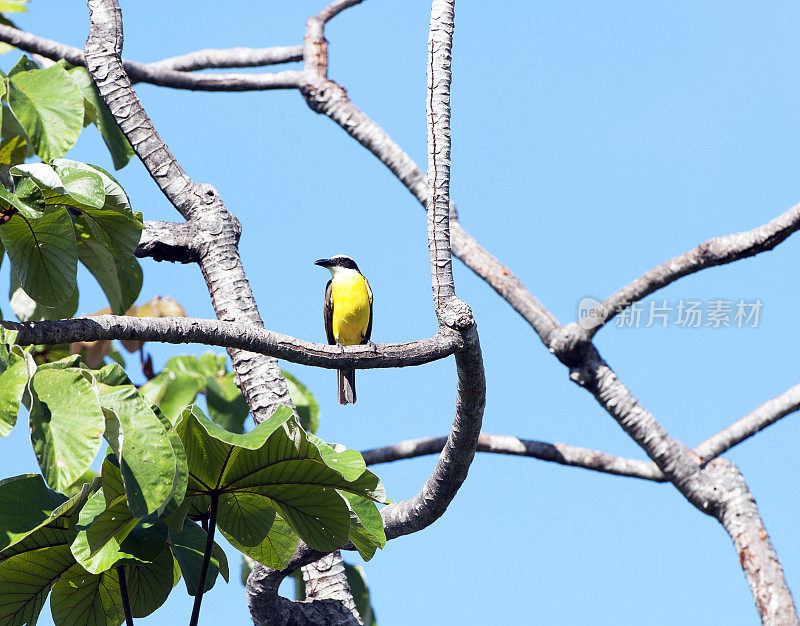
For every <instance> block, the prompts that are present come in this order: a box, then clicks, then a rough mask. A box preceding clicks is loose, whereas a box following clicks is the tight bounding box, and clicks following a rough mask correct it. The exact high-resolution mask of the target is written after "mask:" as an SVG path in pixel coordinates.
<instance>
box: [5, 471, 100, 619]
mask: <svg viewBox="0 0 800 626" xmlns="http://www.w3.org/2000/svg"><path fill="white" fill-rule="evenodd" d="M20 478H21V479H22V480H24V479H25V478H26V477H20ZM27 485H28V486H29V487H30V488H31V489H34V490H37V491H38V492H39V495H38V496H36V498H38V499H39V500H40V501H41V503H42V504H43V505H44V506H45V507H46V508H49V506H51V504H50V503H47V502H46V497H45V496H43V494H42V490H43V489H45V487H44V485H43V483H39V484H38V485H37V484H36V483H33V482H30V481H28V482H27ZM93 488H94V486H93V485H84V488H83V489H82V490H81V492H80V493H79V494H78V495H77V496H75V497H73V498H71V499H70V500H68V501H66V502H64V503H63V504H61V505H60V506H59V507H58V508H56V509H55V510H53V511H52V512H51V513H50V514H49V516H48V518H47V519H45V520H43V521H41V522H40V523H39V524H38V525H37V526H35V527H32V528H30V529H29V530H28V531H26V532H23V533H18V534H17V536H16V537H15V539H14V541H13V542H12V543H11V544H9V545H7V546H6V547H5V548H3V550H2V551H0V589H2V593H0V624H13V625H15V626H16V625H19V626H21V625H22V624H35V623H36V619H37V617H38V615H39V612H40V611H41V609H42V604H44V601H45V599H46V598H47V594H48V593H50V588H51V587H52V585H53V583H54V582H55V581H56V580H57V579H58V578H59V576H61V574H62V573H63V572H65V571H67V570H68V569H69V568H70V567H72V566H73V565H74V564H75V559H74V558H73V557H72V553H71V552H70V549H69V534H70V530H69V529H70V525H71V520H72V519H73V518H74V517H75V514H76V512H77V510H78V509H79V508H80V507H81V506H82V505H83V503H84V502H86V498H87V497H88V495H89V493H90V492H91V490H92V489H93ZM37 519H41V517H37ZM26 525H27V526H30V521H29V522H28V523H27V524H26ZM7 538H8V535H6V539H7Z"/></svg>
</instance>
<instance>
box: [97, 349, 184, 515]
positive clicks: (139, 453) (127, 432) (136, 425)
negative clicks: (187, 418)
mask: <svg viewBox="0 0 800 626" xmlns="http://www.w3.org/2000/svg"><path fill="white" fill-rule="evenodd" d="M87 375H89V376H91V377H92V378H93V381H92V385H91V386H92V389H93V391H94V393H95V394H96V398H97V402H99V404H100V406H102V408H103V410H104V413H105V417H106V439H107V440H108V442H109V445H110V446H111V448H112V449H113V450H114V452H115V454H116V455H117V458H118V460H119V463H120V467H121V471H122V479H123V481H124V483H125V491H126V493H127V503H128V506H129V507H130V510H131V511H132V513H133V514H134V515H136V516H139V517H142V516H144V515H147V514H148V513H152V512H154V511H158V510H164V507H165V506H166V505H167V503H168V502H169V501H170V499H171V498H173V497H177V499H178V502H177V504H180V501H182V500H183V491H180V490H181V489H183V490H185V486H186V475H187V469H186V466H185V461H184V460H183V459H184V457H183V454H182V452H183V450H182V446H181V443H180V441H179V440H178V437H177V435H176V434H175V433H174V432H173V433H172V434H171V433H170V431H171V430H172V428H171V426H170V425H169V422H166V423H165V421H162V419H161V418H160V417H159V416H158V415H157V414H156V413H155V412H154V411H153V409H152V408H151V405H150V402H149V400H148V399H147V398H146V397H145V396H144V395H142V394H141V393H140V391H139V390H138V389H136V387H134V386H133V385H131V384H122V385H119V384H117V385H107V384H105V382H104V381H105V380H108V381H114V382H119V381H120V380H123V377H124V380H127V377H125V374H124V371H123V370H122V368H121V367H120V366H119V365H117V364H116V363H113V364H109V365H107V366H105V367H104V368H103V369H102V370H100V372H99V373H98V374H93V373H92V374H87ZM178 448H181V449H180V450H177V449H178ZM176 490H177V491H176Z"/></svg>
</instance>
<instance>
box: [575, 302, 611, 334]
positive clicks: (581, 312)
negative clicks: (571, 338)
mask: <svg viewBox="0 0 800 626" xmlns="http://www.w3.org/2000/svg"><path fill="white" fill-rule="evenodd" d="M606 319H608V310H607V309H606V307H604V306H603V303H602V302H600V300H598V299H597V298H592V297H591V296H586V297H585V298H581V301H580V302H578V325H579V326H580V327H581V328H583V329H584V330H592V329H593V328H597V327H598V326H602V325H603V324H604V323H605V321H606Z"/></svg>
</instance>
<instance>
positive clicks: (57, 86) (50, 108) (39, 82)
mask: <svg viewBox="0 0 800 626" xmlns="http://www.w3.org/2000/svg"><path fill="white" fill-rule="evenodd" d="M8 104H9V106H10V107H11V110H12V111H13V113H14V117H16V118H17V120H18V121H19V123H20V125H21V126H22V127H23V128H24V129H25V132H26V133H27V135H28V137H30V139H31V141H32V142H33V147H34V149H35V150H36V154H37V155H39V157H40V158H41V159H42V160H43V161H49V160H50V159H55V158H58V157H60V156H63V155H64V153H66V152H67V150H69V149H70V148H71V147H72V146H73V145H74V144H75V142H76V141H77V140H78V136H79V135H80V134H81V129H82V128H83V115H84V105H83V95H82V94H81V92H80V90H79V89H78V88H77V87H76V86H75V83H74V82H73V81H72V79H71V78H70V76H69V74H68V73H67V71H66V70H65V69H64V68H63V67H62V66H60V65H53V66H52V67H49V68H47V69H46V70H41V69H32V70H28V71H24V72H17V73H15V74H13V75H11V77H10V85H9V93H8Z"/></svg>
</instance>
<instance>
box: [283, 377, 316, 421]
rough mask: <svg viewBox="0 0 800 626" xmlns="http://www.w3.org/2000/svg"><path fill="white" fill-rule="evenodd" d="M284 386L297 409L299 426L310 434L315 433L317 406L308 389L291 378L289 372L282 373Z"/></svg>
mask: <svg viewBox="0 0 800 626" xmlns="http://www.w3.org/2000/svg"><path fill="white" fill-rule="evenodd" d="M282 373H283V377H284V378H285V379H286V384H287V385H288V386H289V395H290V396H291V397H292V402H294V406H295V407H296V408H297V414H298V415H299V416H300V425H301V426H302V427H303V428H304V429H305V430H307V431H308V432H310V433H315V432H317V428H318V427H319V404H317V400H316V399H315V398H314V396H313V395H312V393H311V392H310V391H309V390H308V388H307V387H306V386H305V385H304V384H303V383H301V382H300V381H299V380H297V379H296V378H295V377H294V376H292V375H291V374H290V373H289V372H286V371H282Z"/></svg>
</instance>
